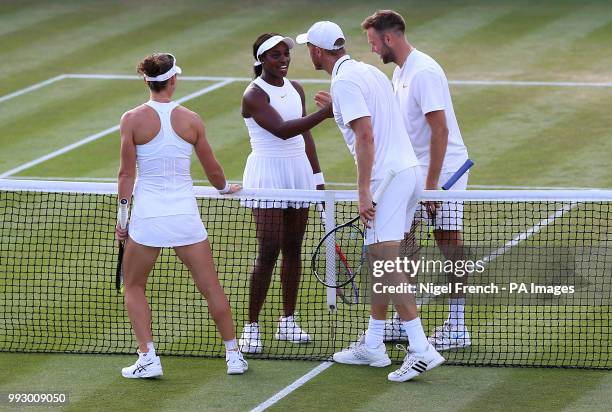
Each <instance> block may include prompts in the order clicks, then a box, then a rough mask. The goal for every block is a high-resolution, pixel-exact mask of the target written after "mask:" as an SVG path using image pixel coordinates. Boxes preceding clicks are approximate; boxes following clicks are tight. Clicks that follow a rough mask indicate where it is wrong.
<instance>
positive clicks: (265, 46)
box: [253, 36, 295, 66]
mask: <svg viewBox="0 0 612 412" xmlns="http://www.w3.org/2000/svg"><path fill="white" fill-rule="evenodd" d="M280 42H284V43H285V44H286V45H287V47H289V48H290V49H293V46H295V42H294V41H293V39H292V38H291V37H283V36H273V37H270V38H269V39H268V40H266V41H265V42H263V43H261V45H260V46H259V48H258V49H257V56H256V57H255V59H256V60H257V61H256V62H255V63H253V66H259V65H261V62H260V61H259V56H261V55H262V54H264V53H265V52H267V51H268V50H270V49H271V48H272V47H274V46H276V45H277V44H278V43H280Z"/></svg>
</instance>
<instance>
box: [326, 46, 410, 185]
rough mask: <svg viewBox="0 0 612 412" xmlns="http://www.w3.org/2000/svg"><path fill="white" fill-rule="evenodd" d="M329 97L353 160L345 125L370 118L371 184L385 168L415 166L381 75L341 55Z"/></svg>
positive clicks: (351, 141)
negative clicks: (371, 132) (372, 159)
mask: <svg viewBox="0 0 612 412" xmlns="http://www.w3.org/2000/svg"><path fill="white" fill-rule="evenodd" d="M331 95H332V100H333V108H334V117H335V120H336V123H337V124H338V127H339V128H340V131H341V132H342V135H343V136H344V141H345V142H346V145H347V146H348V148H349V150H350V152H351V154H352V155H353V157H355V133H354V132H353V130H352V129H351V128H350V126H349V123H350V122H351V121H353V120H355V119H359V118H360V117H365V116H369V117H370V118H371V121H372V130H373V133H374V167H373V170H372V181H377V180H381V179H383V178H384V177H385V173H386V172H387V170H389V169H392V170H394V171H396V172H400V171H402V170H405V169H408V168H410V167H414V166H417V165H418V164H419V163H418V161H417V158H416V155H415V153H414V150H413V149H412V145H411V144H410V138H409V137H408V133H406V129H405V127H404V124H403V120H402V114H401V112H400V110H399V107H398V105H397V100H396V98H395V96H394V94H393V88H392V87H391V83H389V79H388V78H387V76H385V74H384V73H383V72H381V71H380V70H378V69H377V68H376V67H374V66H371V65H369V64H366V63H363V62H358V61H355V60H353V59H351V58H350V57H349V56H348V55H347V56H343V57H341V58H340V59H338V61H337V62H336V64H335V65H334V68H333V70H332V82H331ZM355 160H356V157H355Z"/></svg>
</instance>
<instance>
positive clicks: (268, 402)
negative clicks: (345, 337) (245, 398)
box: [251, 361, 334, 412]
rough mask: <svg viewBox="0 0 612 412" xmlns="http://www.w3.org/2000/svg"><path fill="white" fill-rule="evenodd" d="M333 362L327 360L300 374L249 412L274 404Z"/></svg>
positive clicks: (258, 411) (256, 411)
mask: <svg viewBox="0 0 612 412" xmlns="http://www.w3.org/2000/svg"><path fill="white" fill-rule="evenodd" d="M333 364H334V363H333V362H329V361H327V362H323V363H321V364H320V365H319V366H317V367H316V368H314V369H312V370H311V371H310V372H308V373H307V374H306V375H304V376H302V377H301V378H298V379H297V380H296V381H294V382H293V383H292V384H291V385H288V386H286V387H285V388H284V389H282V390H281V391H279V392H277V393H276V394H274V395H272V396H271V397H270V398H269V399H268V400H266V401H265V402H262V403H260V404H259V405H257V406H256V407H255V408H253V409H251V412H261V411H265V410H266V409H268V408H269V407H270V406H272V405H274V404H275V403H276V402H278V401H280V400H281V399H283V398H284V397H285V396H287V395H289V394H290V393H291V392H293V391H295V390H296V389H298V388H299V387H300V386H302V385H304V384H305V383H306V382H308V381H309V380H311V379H312V378H314V377H316V376H317V375H319V374H320V373H321V372H323V371H324V370H326V369H327V368H329V367H330V366H332V365H333Z"/></svg>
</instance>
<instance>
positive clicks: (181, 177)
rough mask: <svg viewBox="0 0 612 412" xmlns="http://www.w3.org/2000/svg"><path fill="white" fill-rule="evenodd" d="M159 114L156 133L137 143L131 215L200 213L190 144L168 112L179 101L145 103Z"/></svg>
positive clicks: (170, 111) (155, 215) (151, 215)
mask: <svg viewBox="0 0 612 412" xmlns="http://www.w3.org/2000/svg"><path fill="white" fill-rule="evenodd" d="M145 104H146V105H147V106H149V107H151V108H152V109H154V110H155V111H156V112H157V114H158V115H159V119H160V123H161V127H160V129H159V133H158V134H157V136H155V137H154V138H153V139H152V140H151V141H150V142H148V143H146V144H142V145H136V165H137V167H138V179H137V181H136V188H135V190H134V207H133V209H132V216H137V217H141V218H148V217H158V216H173V215H185V214H199V211H198V205H197V203H196V200H195V194H194V191H193V181H192V180H191V174H190V166H191V153H192V151H193V145H191V144H190V143H188V142H186V141H185V140H183V139H182V138H181V137H180V136H179V135H178V134H176V132H175V131H174V129H173V128H172V124H171V123H170V114H171V113H172V110H174V108H175V107H177V106H178V103H175V102H170V103H160V102H155V101H152V100H149V101H148V102H147V103H145Z"/></svg>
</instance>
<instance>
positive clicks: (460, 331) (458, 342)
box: [429, 321, 472, 350]
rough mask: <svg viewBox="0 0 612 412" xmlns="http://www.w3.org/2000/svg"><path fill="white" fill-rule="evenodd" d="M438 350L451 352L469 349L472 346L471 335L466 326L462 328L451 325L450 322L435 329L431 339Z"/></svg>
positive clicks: (430, 341)
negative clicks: (458, 349)
mask: <svg viewBox="0 0 612 412" xmlns="http://www.w3.org/2000/svg"><path fill="white" fill-rule="evenodd" d="M429 343H431V344H432V345H433V346H434V347H435V348H436V350H449V349H457V348H467V347H468V346H470V345H471V344H472V341H471V339H470V333H469V332H468V330H467V328H466V327H465V325H462V326H460V327H457V326H453V325H451V324H450V323H449V322H448V321H447V322H444V325H442V326H438V327H437V328H435V329H434V331H433V333H432V335H431V336H430V337H429Z"/></svg>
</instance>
